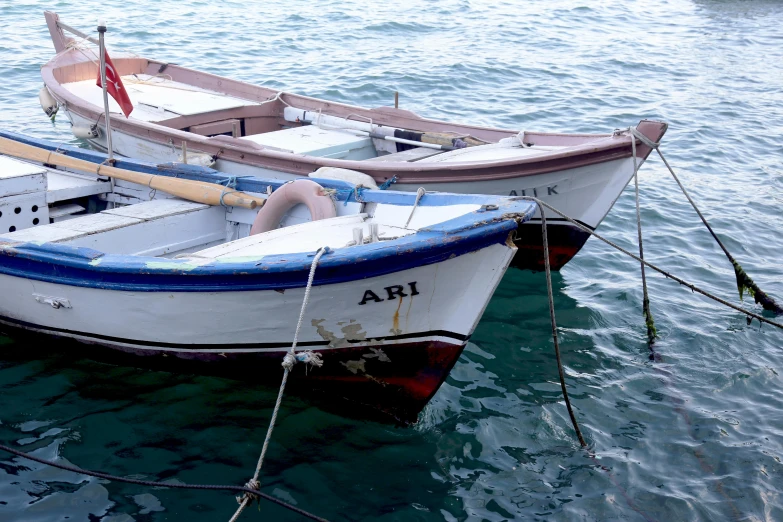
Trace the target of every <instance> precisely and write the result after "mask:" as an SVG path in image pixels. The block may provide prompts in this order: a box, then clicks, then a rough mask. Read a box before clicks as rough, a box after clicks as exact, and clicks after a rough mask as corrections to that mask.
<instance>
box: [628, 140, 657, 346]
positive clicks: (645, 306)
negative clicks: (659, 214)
mask: <svg viewBox="0 0 783 522" xmlns="http://www.w3.org/2000/svg"><path fill="white" fill-rule="evenodd" d="M629 129H630V127H629ZM631 151H632V156H633V183H634V188H635V189H636V232H637V234H638V236H639V257H640V258H641V259H644V246H643V242H642V214H641V211H640V209H639V164H638V163H637V162H636V140H635V139H631ZM640 266H641V268H642V291H643V295H644V297H643V298H642V311H643V313H644V323H645V324H646V325H647V347H648V348H649V349H650V351H653V344H654V343H655V338H656V337H658V333H657V332H656V330H655V321H653V316H652V312H650V298H649V296H648V295H647V275H646V274H645V272H644V263H642V264H641V265H640Z"/></svg>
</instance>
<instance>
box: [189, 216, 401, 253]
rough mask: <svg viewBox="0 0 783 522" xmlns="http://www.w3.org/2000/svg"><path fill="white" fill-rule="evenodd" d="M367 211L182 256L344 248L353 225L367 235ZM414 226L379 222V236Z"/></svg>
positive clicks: (391, 235)
mask: <svg viewBox="0 0 783 522" xmlns="http://www.w3.org/2000/svg"><path fill="white" fill-rule="evenodd" d="M370 222H371V220H368V219H367V214H354V215H351V216H341V217H335V218H331V219H325V220H321V221H309V222H307V223H301V224H299V225H293V226H290V227H284V228H278V229H276V230H270V231H269V232H264V233H262V234H256V235H254V236H248V237H245V238H242V239H237V240H236V241H231V242H229V243H224V244H222V245H218V246H215V247H212V248H208V249H206V250H202V251H200V252H194V253H192V254H187V255H185V256H183V257H188V258H199V259H215V260H224V261H229V260H230V261H235V260H242V259H260V258H262V257H264V256H271V255H279V254H297V253H303V252H313V251H315V250H317V249H318V248H320V247H323V246H328V247H330V248H332V249H338V248H345V247H348V246H350V243H351V242H352V241H353V229H354V228H361V229H362V232H363V235H364V238H368V237H369V236H370V231H369V223H370ZM414 232H416V231H415V230H406V229H404V228H399V227H392V226H388V225H380V226H379V227H378V236H379V237H380V239H381V240H385V239H393V238H397V237H402V236H406V235H409V234H413V233H414Z"/></svg>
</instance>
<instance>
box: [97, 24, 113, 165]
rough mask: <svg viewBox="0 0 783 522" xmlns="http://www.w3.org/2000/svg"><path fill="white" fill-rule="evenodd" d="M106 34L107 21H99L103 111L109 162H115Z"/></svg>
mask: <svg viewBox="0 0 783 522" xmlns="http://www.w3.org/2000/svg"><path fill="white" fill-rule="evenodd" d="M104 34H106V22H104V21H103V20H101V21H99V22H98V48H99V49H100V55H101V65H100V67H101V85H102V86H103V111H104V114H105V116H106V141H107V144H108V148H109V163H110V164H112V165H113V164H114V157H113V154H114V149H113V148H112V144H111V119H110V117H109V94H108V92H107V91H106V44H105V43H104V41H103V36H104Z"/></svg>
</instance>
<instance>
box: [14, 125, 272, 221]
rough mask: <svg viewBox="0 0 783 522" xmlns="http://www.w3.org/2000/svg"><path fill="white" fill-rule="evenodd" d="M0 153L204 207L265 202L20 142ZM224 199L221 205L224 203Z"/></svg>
mask: <svg viewBox="0 0 783 522" xmlns="http://www.w3.org/2000/svg"><path fill="white" fill-rule="evenodd" d="M0 153H2V154H7V155H8V156H14V157H17V158H23V159H27V160H31V161H35V162H38V163H46V164H48V165H58V166H60V167H66V168H70V169H74V170H79V171H82V172H90V173H92V174H97V175H99V176H109V177H112V178H114V179H121V180H123V181H129V182H131V183H137V184H139V185H143V186H145V187H149V188H150V189H153V190H160V191H163V192H166V193H168V194H171V195H172V196H177V197H180V198H182V199H187V200H189V201H195V202H197V203H204V204H206V205H220V204H221V203H222V204H223V205H227V206H232V207H243V208H249V209H254V208H257V207H260V206H262V205H263V204H264V202H265V201H266V200H265V199H263V198H257V197H253V196H250V195H248V194H245V193H243V192H236V191H232V190H231V189H229V188H226V187H224V186H222V185H218V184H215V183H206V182H204V181H194V180H190V179H180V178H171V177H168V176H157V175H154V174H143V173H141V172H133V171H131V170H125V169H118V168H116V167H111V166H109V165H103V164H95V163H92V162H90V161H86V160H81V159H78V158H72V157H70V156H66V155H64V154H59V153H57V152H52V151H48V150H45V149H41V148H39V147H35V146H33V145H26V144H24V143H19V142H18V141H14V140H9V139H8V138H3V137H0ZM221 198H222V202H221Z"/></svg>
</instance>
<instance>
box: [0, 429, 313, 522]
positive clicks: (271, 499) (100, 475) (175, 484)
mask: <svg viewBox="0 0 783 522" xmlns="http://www.w3.org/2000/svg"><path fill="white" fill-rule="evenodd" d="M0 449H1V450H3V451H7V452H8V453H12V454H14V455H16V456H17V457H22V458H24V459H28V460H33V461H35V462H38V463H41V464H45V465H47V466H52V467H54V468H59V469H62V470H65V471H72V472H74V473H79V474H81V475H88V476H90V477H97V478H101V479H105V480H111V481H113V482H125V483H128V484H136V485H139V486H149V487H160V488H174V489H200V490H210V491H243V492H245V493H247V494H252V495H256V496H258V497H261V498H263V499H264V500H268V501H269V502H274V503H275V504H277V505H279V506H283V507H284V508H286V509H290V510H291V511H293V512H295V513H299V514H300V515H302V516H305V517H307V518H309V519H311V520H320V521H324V520H325V519H323V518H321V517H318V516H316V515H313V514H311V513H308V512H307V511H304V510H303V509H300V508H298V507H296V506H292V505H291V504H288V503H287V502H284V501H282V500H280V499H278V498H276V497H273V496H271V495H267V494H266V493H263V492H261V491H259V490H258V489H257V488H256V489H251V488H248V487H246V486H224V485H215V484H184V483H182V482H156V481H151V480H139V479H132V478H127V477H118V476H115V475H109V474H108V473H102V472H100V471H91V470H88V469H82V468H77V467H76V466H69V465H67V464H60V463H59V462H53V461H51V460H46V459H42V458H40V457H36V456H34V455H30V454H29V453H24V452H21V451H18V450H15V449H14V448H11V447H8V446H5V445H3V444H0Z"/></svg>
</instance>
